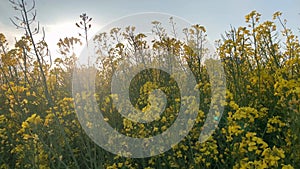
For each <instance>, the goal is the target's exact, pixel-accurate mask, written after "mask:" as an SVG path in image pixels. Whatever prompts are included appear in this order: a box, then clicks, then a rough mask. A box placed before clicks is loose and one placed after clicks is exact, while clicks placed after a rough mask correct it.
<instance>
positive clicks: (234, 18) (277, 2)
mask: <svg viewBox="0 0 300 169" xmlns="http://www.w3.org/2000/svg"><path fill="white" fill-rule="evenodd" d="M28 1H30V0H28ZM0 2H1V6H0V32H3V33H5V34H6V36H7V37H8V38H10V39H12V37H15V36H17V37H18V35H19V33H18V31H17V30H16V29H15V27H14V26H13V25H12V24H11V23H10V21H9V18H10V17H11V18H13V17H14V16H16V15H18V13H16V11H14V10H13V8H12V7H11V4H10V3H9V2H8V0H0ZM36 4H37V6H36V9H37V15H38V16H37V19H38V20H39V21H40V24H41V26H43V27H45V30H46V38H47V40H48V43H49V46H50V49H55V44H56V42H57V40H58V39H59V38H63V37H66V36H76V35H77V34H78V31H79V30H78V29H77V28H76V26H75V22H77V21H79V15H80V14H81V13H87V14H88V15H89V16H90V17H92V18H93V19H94V20H93V22H92V23H93V29H92V30H91V32H92V33H95V32H96V31H98V30H99V29H100V28H101V27H102V26H104V25H106V24H108V23H110V22H111V21H112V20H116V19H118V18H119V17H122V16H126V15H131V14H134V13H141V12H164V13H169V14H172V15H176V16H179V17H182V18H184V19H186V20H188V21H189V22H191V23H193V24H196V23H198V24H201V25H204V26H205V27H206V29H207V31H208V37H209V38H210V39H211V40H216V39H219V38H220V35H221V34H222V33H224V31H225V30H228V29H229V28H230V25H232V26H235V27H237V26H243V25H245V23H244V16H245V15H246V14H248V13H250V12H251V11H252V10H257V11H258V12H259V13H261V14H262V19H263V20H265V19H271V18H272V14H273V13H274V12H276V11H281V12H283V18H285V19H287V20H288V26H289V27H290V28H292V29H293V30H294V31H295V32H296V34H297V35H299V34H300V33H299V31H298V30H297V28H298V27H300V15H299V13H300V0H205V1H204V0H186V1H183V0H107V1H102V0H89V1H83V0H36Z"/></svg>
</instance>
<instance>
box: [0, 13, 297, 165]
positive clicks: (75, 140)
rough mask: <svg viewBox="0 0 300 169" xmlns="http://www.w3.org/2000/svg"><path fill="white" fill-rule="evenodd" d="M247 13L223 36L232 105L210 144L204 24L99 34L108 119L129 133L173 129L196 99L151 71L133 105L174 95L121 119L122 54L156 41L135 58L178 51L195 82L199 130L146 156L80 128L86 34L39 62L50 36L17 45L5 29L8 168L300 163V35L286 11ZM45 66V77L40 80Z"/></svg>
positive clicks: (0, 62) (3, 111)
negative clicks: (152, 110) (139, 117)
mask: <svg viewBox="0 0 300 169" xmlns="http://www.w3.org/2000/svg"><path fill="white" fill-rule="evenodd" d="M245 19H246V27H239V28H237V29H234V28H232V29H231V30H229V31H227V32H226V33H225V35H224V37H223V40H220V41H219V43H218V53H219V55H220V57H221V59H222V63H223V65H224V69H225V73H226V81H227V91H226V93H227V95H226V103H224V104H225V105H226V106H225V111H224V114H223V117H222V119H221V121H220V124H219V126H218V129H217V130H216V131H215V133H214V134H213V136H211V137H210V138H209V139H208V140H207V141H206V142H204V143H202V144H201V143H200V142H199V141H198V138H199V135H200V133H199V131H201V128H202V126H203V124H204V120H205V118H206V114H207V112H208V109H209V106H210V103H211V102H213V99H211V92H212V91H211V85H213V84H211V83H210V82H209V75H208V72H209V71H210V70H209V69H208V67H206V66H205V65H204V64H201V63H202V61H203V57H204V56H205V53H206V52H207V49H205V48H203V47H202V44H203V43H204V42H205V41H206V38H205V37H206V33H205V32H206V30H205V28H204V27H203V26H200V25H193V26H192V27H191V28H186V29H184V30H182V31H183V33H184V34H185V35H186V37H187V38H186V41H179V40H176V39H175V38H173V37H172V36H169V35H167V34H165V31H164V28H163V27H162V26H161V24H160V23H159V22H157V21H154V22H153V30H154V31H153V32H154V33H155V35H156V36H157V39H152V40H153V41H152V42H149V41H147V40H146V38H147V36H146V35H145V34H142V33H139V32H135V27H133V26H130V27H127V28H125V29H121V28H114V29H112V30H111V31H110V32H104V33H100V34H98V35H96V36H95V38H94V42H95V43H96V44H98V47H99V48H98V49H96V50H97V53H98V55H99V59H98V60H97V61H98V62H97V73H96V83H95V85H96V89H97V95H96V99H97V102H98V103H99V109H100V110H102V111H103V112H104V114H103V115H104V117H105V120H106V121H107V122H108V123H110V125H111V126H113V127H114V128H116V129H117V130H118V131H119V132H121V133H123V134H125V135H128V136H132V137H145V136H149V135H156V134H159V133H161V132H163V131H165V130H166V129H167V128H168V127H169V126H170V125H172V123H173V122H174V120H175V119H176V117H177V112H178V109H179V105H180V104H179V103H180V102H187V103H189V102H188V100H189V98H185V99H186V100H185V99H180V93H178V86H177V83H176V81H175V80H174V79H173V78H172V76H171V75H169V74H167V73H166V72H163V71H160V70H157V69H147V70H144V71H145V72H144V73H143V72H142V73H140V74H139V75H137V76H135V77H134V79H133V81H132V82H131V84H130V96H131V98H130V99H131V103H132V104H133V105H134V107H136V108H137V109H139V110H141V111H144V112H146V111H147V109H148V108H149V106H151V105H149V101H150V99H151V98H150V97H149V96H150V93H151V91H152V90H153V89H160V90H162V91H163V92H164V93H165V94H166V95H167V105H166V109H165V111H164V112H163V113H162V114H161V115H160V116H159V117H158V119H157V120H155V121H154V122H151V123H149V124H143V123H135V122H132V121H130V120H128V119H125V118H123V117H122V116H121V115H120V114H119V113H118V111H117V110H116V107H114V106H113V102H112V98H113V97H117V96H116V95H112V94H111V93H110V82H111V80H112V79H111V77H112V74H113V73H114V72H115V70H116V68H117V66H118V65H119V63H120V62H121V61H122V59H124V58H122V56H128V55H130V54H132V53H138V52H143V51H145V50H147V49H149V48H152V49H153V50H154V54H153V55H143V57H142V56H141V57H137V58H134V59H137V60H144V61H145V62H147V60H150V59H151V60H152V61H155V59H157V58H158V57H159V54H160V52H161V51H164V52H166V53H167V54H169V55H170V59H174V58H172V57H175V56H180V58H179V60H180V61H181V62H182V64H185V65H187V66H188V67H189V68H190V69H191V71H192V72H193V74H194V76H195V79H196V81H197V86H195V88H196V89H197V90H199V91H200V96H199V98H200V106H199V113H198V117H197V120H196V124H195V125H194V127H193V129H192V130H191V131H190V132H189V134H188V135H187V136H186V137H185V138H184V139H183V140H182V141H181V142H180V143H179V144H178V145H174V146H173V147H172V149H170V150H169V151H167V152H165V153H164V154H160V155H158V156H154V157H149V158H144V159H130V158H124V157H120V156H117V155H113V154H111V153H109V152H106V151H105V150H103V149H102V148H101V147H99V146H97V145H96V144H95V143H94V142H93V141H92V140H91V139H89V137H88V136H87V135H86V134H85V133H84V131H83V129H82V127H81V126H80V124H79V122H78V120H77V117H76V114H75V112H74V105H73V103H74V99H85V98H87V97H88V95H89V94H88V93H86V94H85V95H82V96H81V97H80V98H72V97H71V88H72V84H71V79H72V71H73V68H74V64H75V62H76V58H77V57H76V55H75V53H74V52H73V51H72V50H73V48H74V47H75V46H76V45H81V42H80V40H79V39H78V38H73V37H72V38H65V39H61V40H60V41H59V42H58V47H59V49H60V53H59V56H58V57H57V59H55V60H54V61H53V63H47V62H46V61H44V62H42V65H40V64H39V62H38V58H37V57H34V56H35V54H33V53H32V52H31V51H33V50H35V49H34V48H36V49H37V50H38V51H39V52H40V53H42V51H44V50H45V49H46V48H47V44H46V43H45V42H44V41H41V42H39V43H37V44H36V47H33V44H34V42H33V41H32V38H31V37H30V36H23V37H22V38H21V39H20V40H18V41H17V42H16V44H15V46H14V47H12V48H11V47H9V45H8V44H7V41H6V38H5V36H4V35H3V34H0V47H1V50H0V54H1V59H0V77H1V78H0V105H1V106H0V138H1V139H0V145H1V146H0V157H1V158H0V168H102V167H103V168H285V169H287V168H300V156H299V154H300V152H299V150H300V144H299V143H300V140H299V138H300V136H299V133H300V131H299V128H300V126H299V124H300V123H299V113H300V107H299V105H300V101H299V97H300V59H299V55H300V44H299V40H298V37H297V36H295V35H294V34H293V33H292V31H291V30H290V29H288V28H287V27H286V25H285V24H284V23H282V22H281V19H280V13H279V12H277V13H275V14H274V20H273V21H264V22H261V21H260V14H259V13H258V12H256V11H253V12H251V13H250V14H248V15H246V17H245ZM277 21H278V22H279V24H281V27H282V29H283V30H282V31H281V32H280V31H279V29H278V28H277V27H278V25H276V22H277ZM110 38H111V39H110ZM121 39H122V40H121ZM124 41H125V42H127V43H126V45H125V43H124ZM127 44H128V45H127ZM104 55H105V56H106V57H103V56H104ZM44 56H47V55H44ZM125 59H126V58H125ZM51 64H52V65H51ZM162 64H163V63H162ZM40 66H42V67H40ZM40 68H42V70H43V72H41V71H40ZM86 69H88V68H86ZM42 73H44V76H45V79H46V83H47V85H45V84H44V83H43V80H42V79H41V76H42V75H41V74H42ZM173 73H176V72H173ZM182 78H186V77H182ZM45 88H47V90H48V91H49V95H50V97H51V102H52V104H49V101H50V100H49V98H47V96H46V95H45V92H44V91H45ZM159 102H161V100H159V99H158V100H152V102H151V103H159ZM86 125H87V126H89V125H93V124H88V123H87V124H86ZM178 132H180V131H178Z"/></svg>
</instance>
